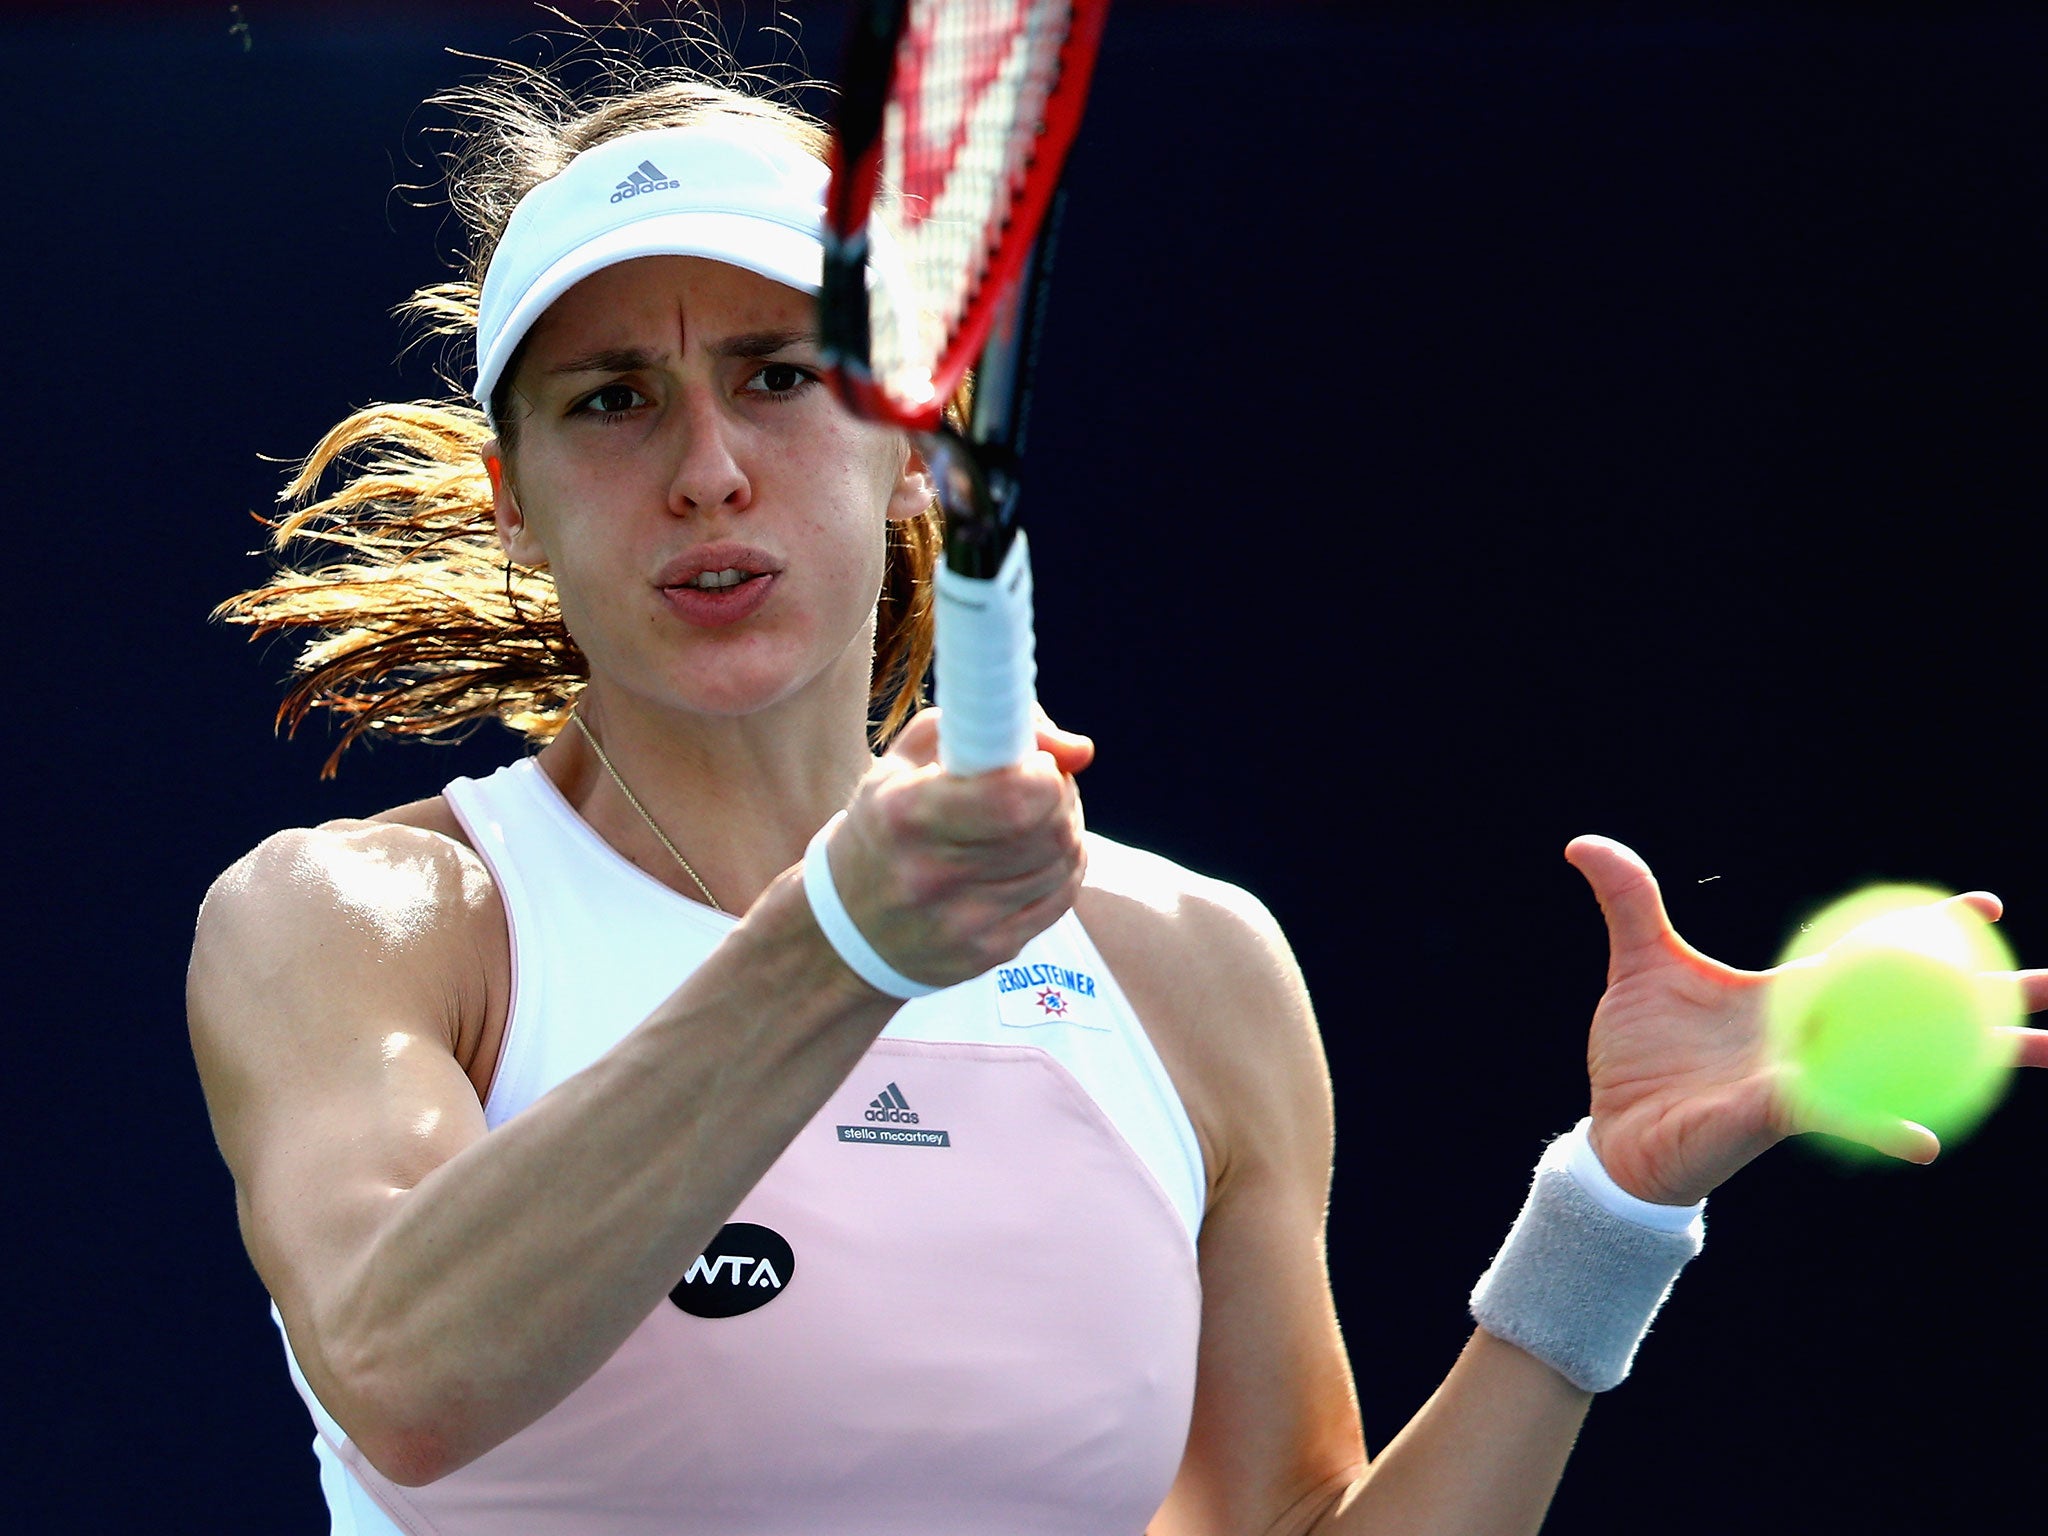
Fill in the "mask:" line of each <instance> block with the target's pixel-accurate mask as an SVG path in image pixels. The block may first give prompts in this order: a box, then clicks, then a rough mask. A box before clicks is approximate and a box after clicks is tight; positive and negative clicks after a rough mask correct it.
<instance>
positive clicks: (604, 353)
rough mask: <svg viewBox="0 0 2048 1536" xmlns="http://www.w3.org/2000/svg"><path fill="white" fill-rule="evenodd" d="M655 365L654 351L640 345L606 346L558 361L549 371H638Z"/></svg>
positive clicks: (554, 372) (556, 372) (551, 372)
mask: <svg viewBox="0 0 2048 1536" xmlns="http://www.w3.org/2000/svg"><path fill="white" fill-rule="evenodd" d="M653 366H654V354H653V353H652V352H648V351H645V350H643V349H642V348H639V347H606V348H604V349H602V350H600V351H597V352H586V353H585V354H584V355H583V356H581V357H572V358H569V359H567V360H566V361H564V362H560V363H557V364H555V365H554V367H552V368H550V369H548V373H549V374H550V375H553V374H558V373H638V372H640V371H641V370H643V369H647V368H652V367H653Z"/></svg>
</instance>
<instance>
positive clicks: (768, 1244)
mask: <svg viewBox="0 0 2048 1536" xmlns="http://www.w3.org/2000/svg"><path fill="white" fill-rule="evenodd" d="M795 1274H796V1254H795V1253H794V1252H793V1251H792V1250H791V1249H790V1246H789V1244H788V1243H787V1242H785V1241H784V1240H783V1236H782V1234H781V1233H780V1232H776V1231H773V1230H771V1229H770V1228H768V1227H759V1226H756V1225H754V1223H752V1222H751V1221H731V1222H727V1223H726V1224H725V1225H724V1226H723V1227H720V1228H719V1229H718V1236H716V1237H714V1238H713V1239H711V1245H710V1246H709V1247H708V1248H706V1249H705V1250H704V1251H703V1252H702V1253H700V1254H698V1255H697V1257H696V1258H694V1259H692V1260H691V1261H690V1267H689V1269H688V1270H687V1271H686V1272H685V1273H684V1275H683V1278H682V1279H681V1280H679V1281H677V1282H676V1288H675V1289H674V1290H672V1291H670V1292H669V1293H668V1299H669V1300H670V1301H672V1302H674V1303H675V1304H676V1305H677V1306H679V1307H681V1308H682V1309H683V1310H684V1311H685V1312H687V1313H689V1314H690V1315H691V1316H692V1317H738V1316H739V1315H740V1314H741V1313H742V1312H751V1311H753V1310H754V1309H755V1308H756V1307H765V1306H767V1305H768V1303H769V1302H771V1301H773V1300H774V1299H775V1298H776V1297H778V1296H780V1295H781V1294H782V1290H783V1287H784V1286H786V1285H788V1284H789V1282H790V1279H791V1277H793V1276H794V1275H795Z"/></svg>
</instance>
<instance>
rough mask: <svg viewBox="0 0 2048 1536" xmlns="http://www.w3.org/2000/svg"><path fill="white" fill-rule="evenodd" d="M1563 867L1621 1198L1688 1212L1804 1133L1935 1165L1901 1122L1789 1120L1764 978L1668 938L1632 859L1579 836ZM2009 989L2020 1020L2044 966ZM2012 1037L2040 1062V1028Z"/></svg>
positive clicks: (1989, 908)
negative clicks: (1603, 921) (1604, 941)
mask: <svg viewBox="0 0 2048 1536" xmlns="http://www.w3.org/2000/svg"><path fill="white" fill-rule="evenodd" d="M1565 857H1566V858H1567V859H1568V860H1570V861H1571V863H1572V865H1573V867H1574V868H1576V869H1577V870H1578V871H1579V873H1580V874H1582V875H1584V876H1585V877H1586V881H1587V883H1588V884H1590V885H1591V886H1592V887H1593V894H1594V895H1595V896H1596V897H1598V898H1599V901H1600V909H1601V911H1602V912H1603V913H1604V914H1605V915H1606V918H1607V935H1608V944H1609V958H1608V962H1607V991H1606V994H1605V995H1604V996H1603V997H1602V998H1601V999H1600V1005H1599V1007H1598V1008H1597V1009H1596V1010H1595V1011H1594V1014H1593V1029H1592V1034H1591V1037H1590V1038H1589V1040H1588V1041H1587V1045H1586V1065H1587V1069H1588V1072H1589V1073H1590V1075H1591V1078H1592V1088H1593V1111H1592V1112H1593V1128H1592V1136H1593V1148H1594V1150H1595V1151H1596V1152H1597V1153H1599V1155H1600V1161H1601V1162H1602V1163H1603V1164H1604V1165H1605V1166H1606V1168H1607V1171H1608V1173H1609V1174H1610V1175H1611V1176H1612V1177H1613V1179H1614V1181H1615V1182H1616V1183H1617V1184H1619V1185H1620V1186H1621V1187H1622V1188H1623V1189H1625V1190H1627V1191H1628V1192H1629V1193H1630V1194H1632V1195H1635V1196H1636V1197H1638V1198H1639V1199H1643V1200H1650V1201H1654V1202H1656V1203H1658V1204H1660V1205H1689V1204H1691V1203H1692V1202H1693V1201H1695V1200H1699V1199H1703V1198H1704V1197H1705V1196H1706V1194H1707V1192H1708V1191H1709V1190H1711V1189H1713V1188H1714V1187H1715V1186H1716V1185H1718V1184H1719V1183H1720V1182H1721V1181H1722V1180H1723V1179H1725V1178H1727V1177H1728V1176H1729V1175H1730V1174H1731V1173H1733V1172H1735V1170H1736V1169H1738V1168H1740V1167H1742V1165H1743V1164H1745V1163H1747V1162H1748V1161H1750V1159H1752V1158H1754V1157H1756V1156H1757V1155H1758V1154H1759V1153H1761V1152H1764V1151H1766V1150H1767V1149H1769V1148H1770V1147H1771V1146H1773V1145H1774V1144H1776V1143H1777V1142H1779V1141H1782V1140H1783V1139H1784V1138H1785V1137H1787V1136H1792V1135H1796V1134H1798V1133H1800V1132H1803V1131H1829V1132H1832V1133H1834V1134H1836V1135H1843V1136H1847V1137H1849V1138H1850V1139H1851V1140H1854V1141H1859V1142H1862V1143H1864V1144H1865V1145H1867V1146H1870V1147H1873V1148H1875V1149H1876V1150H1877V1151H1879V1152H1882V1153H1885V1154H1886V1155H1887V1156H1890V1157H1896V1158H1902V1159H1904V1160H1906V1161H1907V1162H1915V1163H1926V1162H1932V1161H1933V1160H1934V1157H1935V1154H1936V1153H1937V1152H1939V1151H1940V1150H1941V1144H1940V1143H1939V1142H1938V1141H1937V1140H1936V1139H1935V1136H1934V1133H1933V1132H1932V1131H1930V1130H1928V1129H1927V1128H1926V1127H1925V1126H1920V1125H1915V1124H1913V1123H1911V1122H1910V1121H1905V1120H1896V1121H1893V1122H1891V1123H1890V1124H1888V1125H1879V1126H1870V1125H1859V1126H1854V1127H1849V1126H1841V1125H1828V1124H1819V1123H1814V1122H1811V1121H1802V1120H1801V1119H1800V1118H1799V1117H1798V1115H1797V1114H1796V1112H1795V1111H1794V1109H1793V1107H1792V1106H1791V1104H1790V1103H1789V1102H1788V1100H1787V1098H1786V1096H1785V1094H1784V1092H1783V1091H1782V1074H1783V1070H1784V1069H1783V1068H1782V1067H1780V1066H1779V1065H1777V1064H1776V1063H1774V1062H1773V1061H1772V1060H1771V1058H1770V1054H1769V1052H1768V1050H1767V1049H1766V1044H1765V1032H1764V997H1765V989H1766V986H1767V985H1768V983H1769V981H1770V978H1771V975H1772V973H1771V972H1769V971H1743V970H1737V969H1736V968H1735V967H1733V966H1728V965H1723V964H1722V963H1721V962H1720V961H1718V960H1715V959H1712V958H1711V957H1709V956H1707V955H1703V954H1701V953H1700V952H1699V951H1698V950H1696V949H1694V948H1693V947H1692V946H1691V945H1690V944H1688V943H1686V942H1685V940H1684V939H1682V938H1680V937H1679V936H1678V933H1677V932H1676V931H1675V930H1674V929H1673V928H1672V926H1671V919H1670V918H1669V917H1668V916H1667V915H1666V914H1665V911H1664V898H1663V896H1662V894H1661V893H1660V892H1659V891H1658V889H1657V881H1656V878H1655V877H1654V876H1653V875H1652V874H1651V873H1650V869H1649V866H1648V865H1647V864H1645V863H1644V862H1643V861H1642V859H1641V858H1639V857H1638V856H1637V855H1636V854H1635V853H1634V852H1633V851H1632V850H1631V849H1629V848H1626V847H1624V846H1623V845H1622V844H1620V843H1617V842H1614V841H1612V840H1611V839H1608V838H1604V837H1580V838H1575V839H1574V840H1573V841H1572V843H1571V844H1570V846H1568V847H1567V848H1566V849H1565ZM1952 899H1953V900H1956V901H1959V902H1963V903H1965V904H1967V905H1968V906H1970V907H1971V908H1972V909H1973V910H1975V911H1976V912H1978V913H1979V914H1980V915H1982V916H1983V917H1985V918H1987V919H1990V920H1992V921H1996V920H1997V919H1998V917H1999V915H2000V914H2001V912H2002V911H2003V908H2002V906H2001V905H2000V903H1999V900H1998V898H1997V897H1996V896H1993V895H1991V894H1990V893H1989V892H1988V891H1972V892H1969V893H1968V894H1966V895H1963V896H1957V897H1954V898H1952ZM2019 980H2020V984H2021V990H2022V995H2023V997H2024V999H2025V1003H2026V1007H2027V1010H2028V1011H2029V1012H2038V1011H2039V1010H2041V1009H2043V1008H2048V970H2035V971H2022V972H2020V973H2019ZM2018 1033H2019V1034H2020V1036H2021V1040H2020V1045H2019V1052H2018V1061H2019V1063H2020V1064H2021V1065H2024V1066H2048V1031H2044V1030H2037V1029H2025V1030H2020V1031H2019V1032H2018Z"/></svg>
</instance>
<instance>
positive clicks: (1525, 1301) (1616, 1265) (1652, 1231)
mask: <svg viewBox="0 0 2048 1536" xmlns="http://www.w3.org/2000/svg"><path fill="white" fill-rule="evenodd" d="M1585 1134H1586V1125H1585V1122H1583V1121H1582V1122H1580V1124H1579V1126H1578V1127H1577V1128H1576V1129H1574V1130H1573V1131H1571V1132H1568V1133H1567V1134H1565V1135H1563V1136H1560V1137H1558V1138H1557V1140H1555V1141H1553V1142H1552V1143H1551V1144H1550V1145H1549V1147H1548V1148H1546V1149H1545V1150H1544V1153H1543V1157H1542V1159H1541V1160H1540V1161H1539V1162H1538V1163H1537V1164H1536V1177H1535V1179H1534V1181H1533V1182H1532V1183H1531V1185H1530V1187H1529V1198H1528V1201H1527V1203H1526V1204H1524V1205H1523V1207H1522V1214H1521V1215H1520V1216H1518V1217H1516V1218H1515V1224H1514V1227H1513V1228H1512V1229H1511V1230H1510V1231H1509V1233H1508V1239H1507V1241H1506V1242H1505V1243H1503V1244H1502V1245H1501V1250H1500V1252H1499V1253H1497V1254H1496V1255H1494V1260H1493V1263H1492V1265H1491V1266H1490V1267H1489V1268H1488V1269H1487V1271H1486V1273H1485V1274H1484V1275H1482V1276H1481V1277H1480V1279H1479V1283H1478V1284H1477V1285H1476V1286H1474V1287H1473V1288H1472V1317H1473V1320H1474V1321H1475V1322H1477V1323H1478V1324H1479V1326H1480V1327H1482V1328H1484V1329H1485V1330H1486V1331H1487V1332H1488V1333H1490V1334H1492V1335H1493V1336H1494V1337H1495V1338H1497V1339H1505V1340H1506V1341H1507V1342H1508V1343H1510V1344H1513V1345H1515V1346H1516V1347H1517V1348H1520V1349H1523V1350H1526V1351H1527V1352H1528V1353H1529V1354H1531V1355H1534V1356H1535V1357H1536V1358H1537V1359H1538V1360H1541V1361H1543V1362H1544V1363H1545V1364H1547V1365H1549V1366H1551V1367H1552V1368H1553V1369H1555V1370H1556V1371H1557V1372H1558V1373H1559V1374H1560V1375H1562V1376H1563V1377H1564V1378H1565V1379H1566V1380H1568V1381H1570V1382H1571V1383H1572V1384H1573V1385H1575V1386H1578V1387H1582V1388H1584V1389H1585V1390H1586V1391H1588V1392H1604V1391H1606V1390H1607V1389H1608V1388H1609V1387H1612V1386H1615V1385H1616V1384H1618V1383H1619V1382H1620V1381H1622V1379H1623V1378H1625V1377H1626V1376H1627V1375H1628V1373H1629V1368H1630V1366H1632V1365H1633V1364H1634V1363H1635V1354H1636V1347H1637V1346H1638V1345H1639V1344H1641V1343H1642V1340H1643V1335H1644V1334H1646V1333H1648V1332H1649V1329H1650V1322H1651V1320H1652V1319H1653V1318H1654V1317H1656V1315H1657V1311H1658V1309H1659V1308H1660V1307H1662V1306H1663V1304H1664V1298H1665V1297H1666V1296H1668V1295H1669V1294H1670V1293H1671V1282H1672V1281H1673V1280H1675V1279H1677V1277H1678V1272H1679V1270H1681V1269H1683V1268H1684V1267H1685V1265H1686V1263H1687V1261H1688V1260H1690V1259H1691V1258H1692V1257H1693V1256H1694V1255H1695V1254H1697V1253H1698V1252H1699V1251H1700V1244H1701V1243H1702V1241H1703V1240H1704V1238H1705V1235H1706V1222H1705V1220H1704V1217H1703V1215H1702V1212H1703V1211H1704V1209H1705V1202H1704V1201H1702V1202H1701V1203H1700V1204H1699V1205H1697V1206H1658V1205H1652V1204H1650V1202H1648V1201H1647V1200H1638V1199H1636V1198H1635V1197H1634V1196H1633V1195H1630V1194H1629V1193H1628V1192H1627V1191H1625V1190H1623V1189H1620V1188H1619V1187H1618V1186H1616V1185H1615V1183H1614V1180H1613V1179H1612V1178H1611V1177H1609V1176H1608V1174H1607V1170H1606V1169H1604V1168H1601V1167H1600V1165H1599V1159H1598V1158H1596V1157H1594V1156H1593V1155H1592V1149H1591V1147H1590V1146H1588V1145H1586V1143H1585ZM1579 1150H1583V1152H1584V1163H1585V1165H1589V1166H1586V1167H1585V1168H1584V1170H1583V1171H1582V1165H1581V1164H1580V1163H1579V1162H1578V1160H1577V1158H1576V1156H1575V1153H1576V1152H1577V1151H1579ZM1596 1187H1604V1190H1605V1192H1606V1198H1603V1196H1602V1195H1600V1194H1596V1193H1595V1188H1596ZM1613 1198H1618V1199H1619V1200H1621V1201H1625V1202H1629V1203H1630V1206H1631V1207H1632V1209H1622V1210H1617V1209H1616V1208H1615V1207H1614V1205H1612V1204H1610V1203H1609V1200H1610V1199H1613ZM1647 1213H1656V1215H1655V1219H1654V1220H1644V1219H1642V1218H1643V1217H1644V1216H1645V1215H1646V1214H1647ZM1680 1217H1683V1218H1684V1219H1683V1221H1682V1222H1678V1218H1680ZM1673 1223H1678V1224H1676V1225H1674V1224H1673Z"/></svg>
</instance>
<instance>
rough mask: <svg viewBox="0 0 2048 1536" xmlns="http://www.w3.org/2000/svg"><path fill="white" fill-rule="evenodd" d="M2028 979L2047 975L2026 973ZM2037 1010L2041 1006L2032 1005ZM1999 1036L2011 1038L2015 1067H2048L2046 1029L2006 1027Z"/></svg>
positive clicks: (2015, 1025) (2047, 1036)
mask: <svg viewBox="0 0 2048 1536" xmlns="http://www.w3.org/2000/svg"><path fill="white" fill-rule="evenodd" d="M2025 974H2026V975H2028V976H2030V977H2036V978H2038V977H2042V976H2044V975H2048V972H2043V971H2028V972H2026V973H2025ZM2034 1006H2035V1007H2036V1008H2039V1007H2040V1006H2041V1005H2040V1004H2039V1003H2036V1004H2035V1005H2034ZM1999 1033H2000V1034H2004V1035H2010V1036H2012V1037H2013V1045H2014V1049H2013V1059H2012V1064H2013V1065H2014V1066H2016V1067H2048V1029H2027V1028H2025V1027H2023V1026H2021V1025H2018V1024H2011V1025H2006V1026H2004V1027H2003V1028H2001V1029H2000V1031H1999Z"/></svg>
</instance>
